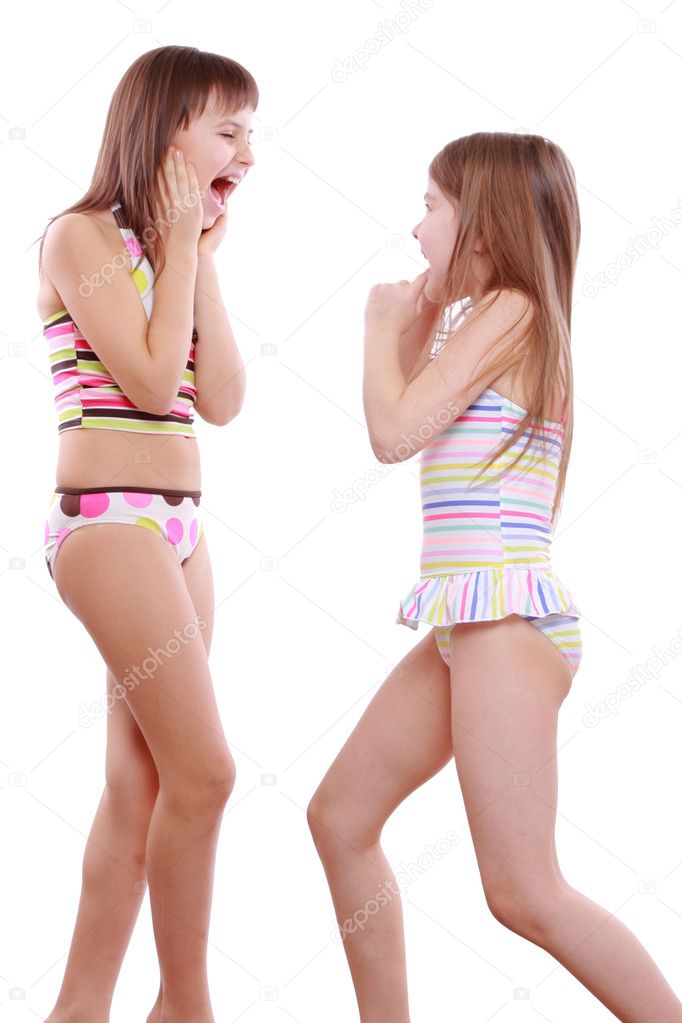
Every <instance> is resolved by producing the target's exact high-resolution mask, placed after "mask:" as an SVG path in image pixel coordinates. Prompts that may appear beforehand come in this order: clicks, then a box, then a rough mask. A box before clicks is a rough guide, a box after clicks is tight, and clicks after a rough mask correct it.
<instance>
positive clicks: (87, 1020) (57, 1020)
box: [44, 1006, 109, 1023]
mask: <svg viewBox="0 0 682 1023" xmlns="http://www.w3.org/2000/svg"><path fill="white" fill-rule="evenodd" d="M44 1023H109V1013H108V1012H104V1011H102V1012H100V1014H99V1015H98V1013H97V1011H96V1010H94V1009H89V1008H88V1009H86V1008H83V1007H80V1008H77V1007H76V1006H71V1007H69V1008H61V1007H60V1008H54V1009H53V1010H52V1012H51V1013H50V1015H49V1016H46V1017H45V1020H44Z"/></svg>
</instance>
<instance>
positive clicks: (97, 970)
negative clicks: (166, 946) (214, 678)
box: [46, 670, 158, 1023]
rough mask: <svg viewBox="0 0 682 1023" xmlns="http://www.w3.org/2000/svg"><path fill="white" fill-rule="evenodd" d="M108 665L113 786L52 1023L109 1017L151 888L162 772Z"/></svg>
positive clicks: (90, 852)
mask: <svg viewBox="0 0 682 1023" xmlns="http://www.w3.org/2000/svg"><path fill="white" fill-rule="evenodd" d="M113 686H114V680H113V677H112V675H111V672H110V671H108V670H107V692H108V694H109V696H110V702H109V708H110V710H109V714H108V716H107V757H106V772H105V776H106V785H105V788H104V792H103V794H102V798H101V800H100V803H99V807H98V808H97V813H96V814H95V819H94V822H93V825H92V829H91V831H90V835H89V837H88V842H87V845H86V847H85V856H84V858H83V886H82V890H81V897H80V903H79V906H78V915H77V917H76V924H75V927H74V932H73V937H72V940H71V948H70V950H69V956H68V960H67V963H66V969H65V972H64V979H63V981H62V986H61V990H60V992H59V996H58V998H57V1001H56V1003H55V1007H54V1009H53V1010H52V1012H51V1013H50V1015H49V1016H48V1017H47V1020H46V1023H67V1021H71V1020H74V1021H75V1020H82V1021H85V1020H86V1019H87V1020H90V1021H91V1023H106V1021H107V1020H108V1019H109V1011H110V1007H111V1001H112V998H113V994H114V986H115V984H116V979H117V977H118V974H119V971H120V969H121V963H122V961H123V956H124V955H125V950H126V948H127V947H128V942H129V941H130V936H131V934H132V931H133V927H134V925H135V920H136V919H137V915H138V912H139V909H140V905H141V903H142V900H143V898H144V893H145V891H146V888H147V878H146V868H145V845H146V842H147V828H148V826H149V818H150V816H151V812H152V808H153V806H154V801H155V799H156V793H157V791H158V776H157V773H156V767H155V766H154V761H153V759H152V757H151V755H150V753H149V750H148V748H147V744H146V742H145V741H144V739H143V737H142V734H141V732H140V730H139V728H138V727H137V724H136V723H135V720H134V718H133V717H132V715H131V713H130V711H129V709H128V706H127V704H126V702H125V700H117V699H114V698H112V690H113Z"/></svg>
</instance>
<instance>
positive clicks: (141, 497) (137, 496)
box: [123, 490, 154, 508]
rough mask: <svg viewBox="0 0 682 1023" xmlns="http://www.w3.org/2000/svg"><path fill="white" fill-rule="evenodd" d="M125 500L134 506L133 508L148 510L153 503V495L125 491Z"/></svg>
mask: <svg viewBox="0 0 682 1023" xmlns="http://www.w3.org/2000/svg"><path fill="white" fill-rule="evenodd" d="M123 497H124V500H125V501H126V502H127V503H128V504H132V506H133V508H146V507H147V505H150V504H151V503H152V498H153V497H154V495H153V494H141V493H139V491H137V490H124V491H123Z"/></svg>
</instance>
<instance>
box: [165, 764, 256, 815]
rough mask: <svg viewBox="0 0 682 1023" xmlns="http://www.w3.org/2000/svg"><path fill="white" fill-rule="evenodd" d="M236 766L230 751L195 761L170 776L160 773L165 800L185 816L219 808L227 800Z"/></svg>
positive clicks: (234, 777)
mask: <svg viewBox="0 0 682 1023" xmlns="http://www.w3.org/2000/svg"><path fill="white" fill-rule="evenodd" d="M236 775H237V771H236V766H235V763H234V760H233V759H232V757H231V755H230V753H229V751H225V753H224V755H223V756H221V757H220V758H216V759H213V760H211V761H210V762H207V763H205V764H202V765H201V766H198V765H196V764H195V765H194V766H193V768H192V769H191V770H189V771H185V772H183V773H182V774H177V773H174V774H173V776H172V778H164V777H163V775H162V777H161V784H160V791H161V793H162V795H163V796H164V798H165V800H166V801H167V803H168V804H169V805H170V806H171V807H172V808H173V809H174V810H175V811H176V812H177V813H179V814H181V815H186V816H188V817H191V816H195V815H196V814H197V813H199V812H202V811H204V812H206V813H216V812H220V811H221V810H222V809H223V808H224V806H225V804H226V803H227V801H228V799H229V798H230V795H231V794H232V790H233V789H234V785H235V780H236Z"/></svg>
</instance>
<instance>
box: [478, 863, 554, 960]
mask: <svg viewBox="0 0 682 1023" xmlns="http://www.w3.org/2000/svg"><path fill="white" fill-rule="evenodd" d="M484 892H485V899H486V902H487V904H488V908H489V910H490V912H491V913H492V915H493V916H494V917H495V919H496V920H499V922H500V923H501V924H502V925H503V926H504V927H506V928H508V930H510V931H514V933H515V934H520V935H521V936H522V937H524V938H527V939H528V940H529V941H533V942H535V944H538V945H542V943H543V941H545V940H546V938H547V936H548V934H549V932H550V929H551V926H552V921H554V920H556V919H557V916H558V914H559V900H560V899H561V897H562V895H563V889H562V887H561V886H557V882H556V880H555V879H552V880H548V881H547V883H543V882H542V881H541V880H540V879H537V878H536V879H534V880H533V881H530V880H527V881H522V882H518V881H516V882H514V881H512V880H511V879H497V880H496V881H494V882H489V883H487V884H485V883H484Z"/></svg>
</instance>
